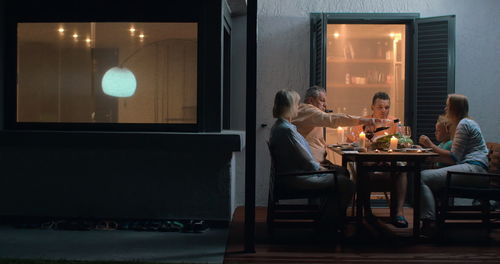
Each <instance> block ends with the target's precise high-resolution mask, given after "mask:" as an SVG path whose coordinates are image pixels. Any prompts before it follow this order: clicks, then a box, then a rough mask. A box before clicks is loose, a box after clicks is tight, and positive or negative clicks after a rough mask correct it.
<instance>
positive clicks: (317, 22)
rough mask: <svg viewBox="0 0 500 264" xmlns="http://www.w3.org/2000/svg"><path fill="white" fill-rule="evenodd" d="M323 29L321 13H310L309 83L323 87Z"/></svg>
mask: <svg viewBox="0 0 500 264" xmlns="http://www.w3.org/2000/svg"><path fill="white" fill-rule="evenodd" d="M325 30H326V24H325V19H324V15H323V14H318V13H312V14H311V33H310V35H311V62H310V84H311V86H313V85H318V86H321V87H325V71H326V70H325V61H326V54H325V48H326V46H325Z"/></svg>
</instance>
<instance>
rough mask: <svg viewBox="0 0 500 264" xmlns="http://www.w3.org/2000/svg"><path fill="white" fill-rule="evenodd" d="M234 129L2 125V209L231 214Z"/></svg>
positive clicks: (149, 215)
mask: <svg viewBox="0 0 500 264" xmlns="http://www.w3.org/2000/svg"><path fill="white" fill-rule="evenodd" d="M240 149H241V142H240V134H238V133H236V132H234V133H222V134H219V133H208V134H207V133H199V134H195V133H190V134H180V133H179V134H170V133H126V132H125V133H107V134H103V133H99V132H89V133H87V132H73V133H71V132H69V133H68V132H0V164H2V173H1V174H0V201H2V202H1V203H0V216H49V217H83V218H135V219H205V220H218V221H229V220H230V219H231V216H232V212H233V210H234V196H233V195H234V192H233V189H234V187H233V186H232V183H233V182H234V176H233V175H234V169H233V166H234V158H233V157H234V155H233V153H232V152H235V151H239V150H240Z"/></svg>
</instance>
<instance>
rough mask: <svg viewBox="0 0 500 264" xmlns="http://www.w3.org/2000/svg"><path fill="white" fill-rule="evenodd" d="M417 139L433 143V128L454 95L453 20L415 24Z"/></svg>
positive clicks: (421, 20) (417, 21) (447, 18)
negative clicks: (424, 139)
mask: <svg viewBox="0 0 500 264" xmlns="http://www.w3.org/2000/svg"><path fill="white" fill-rule="evenodd" d="M415 40H416V41H415V47H416V67H415V70H416V73H415V76H416V79H415V80H416V85H415V87H416V96H415V98H416V99H415V100H416V108H415V110H416V111H415V113H414V118H415V119H416V122H415V123H414V124H415V130H414V131H415V132H416V137H418V136H420V135H427V136H429V137H430V138H431V139H432V140H433V141H435V137H434V125H435V123H436V120H437V118H438V116H439V115H440V114H443V113H444V107H445V105H446V97H447V95H448V94H449V93H454V91H455V16H445V17H433V18H423V19H417V20H416V38H415Z"/></svg>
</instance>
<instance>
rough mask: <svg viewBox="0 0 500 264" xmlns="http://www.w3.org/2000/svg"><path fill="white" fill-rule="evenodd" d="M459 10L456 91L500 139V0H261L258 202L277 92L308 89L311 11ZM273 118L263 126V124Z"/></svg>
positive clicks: (262, 199)
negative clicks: (274, 99) (465, 98)
mask: <svg viewBox="0 0 500 264" xmlns="http://www.w3.org/2000/svg"><path fill="white" fill-rule="evenodd" d="M311 12H331V13H399V12H403V13H420V16H421V17H432V16H443V15H453V14H454V15H456V32H457V34H456V54H457V55H456V88H455V90H456V92H457V93H462V94H465V95H466V96H468V97H469V99H470V104H471V116H472V117H473V118H474V119H476V120H477V121H478V122H479V124H480V125H481V128H482V130H483V133H484V136H485V138H486V140H487V141H496V142H500V133H498V127H499V126H500V113H499V111H498V98H500V87H499V84H500V75H499V74H498V71H499V69H500V51H499V48H498V47H499V46H500V38H499V37H498V36H500V27H499V25H500V16H499V15H498V14H500V1H498V0H478V1H469V0H421V1H413V0H384V1H381V0H371V1H369V0H366V1H350V0H315V1H311V0H286V1H283V0H261V1H259V4H258V23H257V25H258V29H257V30H258V43H257V54H258V55H257V56H258V57H257V94H258V95H257V96H258V98H257V109H259V110H258V113H257V153H258V155H257V169H256V172H257V187H256V189H257V198H256V199H257V205H264V204H266V202H267V191H268V177H269V176H268V175H269V166H270V160H269V157H268V150H267V147H266V143H265V140H266V139H267V138H268V137H269V130H270V126H271V125H272V124H273V122H274V120H273V118H272V114H271V113H272V111H271V110H272V105H273V98H274V94H275V93H276V91H278V90H280V89H294V90H296V91H298V92H300V93H302V94H303V93H304V92H305V90H306V89H307V87H308V84H309V13H311ZM262 123H265V124H268V126H267V127H266V128H261V127H260V124H262Z"/></svg>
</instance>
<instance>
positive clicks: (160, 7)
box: [3, 0, 223, 132]
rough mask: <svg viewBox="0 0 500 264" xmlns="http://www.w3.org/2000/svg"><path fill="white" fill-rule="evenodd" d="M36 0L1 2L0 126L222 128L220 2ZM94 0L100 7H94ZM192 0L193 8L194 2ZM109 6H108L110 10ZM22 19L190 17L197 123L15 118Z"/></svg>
mask: <svg viewBox="0 0 500 264" xmlns="http://www.w3.org/2000/svg"><path fill="white" fill-rule="evenodd" d="M57 2H58V1H54V2H43V3H40V2H37V1H35V0H21V1H15V2H14V1H12V2H7V3H6V4H5V10H6V12H7V13H8V14H9V15H8V16H7V17H6V20H5V37H6V41H5V50H6V53H5V59H6V60H5V68H4V73H5V79H4V98H3V101H4V108H3V117H4V120H3V128H4V129H5V130H24V131H26V130H35V131H37V130H42V131H43V130H49V131H50V130H51V131H121V132H124V131H125V132H126V131H131V132H132V131H151V132H155V131H156V132H160V131H161V132H220V131H221V122H222V120H221V98H220V97H221V94H220V89H221V83H222V81H221V78H222V72H221V69H220V67H217V65H221V63H222V62H221V45H222V44H221V39H219V38H214V37H212V36H213V35H214V34H222V26H221V16H222V8H223V7H222V4H221V3H207V2H206V1H201V0H173V1H167V2H165V3H159V2H155V1H152V0H144V2H145V3H142V4H141V6H144V7H142V10H140V11H142V12H137V10H136V9H134V8H132V7H133V6H135V2H133V1H128V0H124V1H122V3H123V5H121V6H115V5H113V4H112V3H107V2H104V3H103V2H102V1H97V0H89V1H87V2H85V3H86V4H85V6H83V7H82V8H80V9H78V8H76V9H75V8H74V6H68V5H60V3H57ZM97 6H99V7H100V8H94V7H97ZM193 6H196V8H193ZM111 11H112V12H111ZM23 22H30V23H31V22H33V23H36V22H54V23H61V22H129V23H130V22H177V23H182V22H191V23H197V30H198V32H197V34H198V39H197V41H198V44H197V111H196V112H197V117H196V124H157V123H92V122H88V123H63V122H61V123H58V122H18V121H17V52H18V51H17V25H18V23H23Z"/></svg>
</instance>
